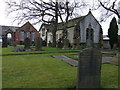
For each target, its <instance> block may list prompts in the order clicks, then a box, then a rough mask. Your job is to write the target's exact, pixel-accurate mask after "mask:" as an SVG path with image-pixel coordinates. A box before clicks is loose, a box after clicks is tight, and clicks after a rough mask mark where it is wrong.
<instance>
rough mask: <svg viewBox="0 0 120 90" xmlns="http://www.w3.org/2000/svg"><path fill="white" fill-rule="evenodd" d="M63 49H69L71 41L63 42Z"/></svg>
mask: <svg viewBox="0 0 120 90" xmlns="http://www.w3.org/2000/svg"><path fill="white" fill-rule="evenodd" d="M63 44H64V45H63V48H62V49H69V44H70V42H69V40H68V39H64V42H63Z"/></svg>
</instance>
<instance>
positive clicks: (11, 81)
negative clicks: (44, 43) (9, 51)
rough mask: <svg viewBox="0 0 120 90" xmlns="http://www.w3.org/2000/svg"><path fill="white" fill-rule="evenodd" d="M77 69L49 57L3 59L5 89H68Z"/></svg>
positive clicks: (11, 57) (74, 78) (71, 85)
mask: <svg viewBox="0 0 120 90" xmlns="http://www.w3.org/2000/svg"><path fill="white" fill-rule="evenodd" d="M76 71H77V68H76V67H75V68H73V67H71V66H70V65H68V64H67V63H65V62H63V61H61V60H57V59H54V58H52V57H50V56H49V55H23V56H22V57H21V56H5V57H3V72H2V73H3V88H68V87H73V86H75V82H76Z"/></svg>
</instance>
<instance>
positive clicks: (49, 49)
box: [2, 46, 80, 55]
mask: <svg viewBox="0 0 120 90" xmlns="http://www.w3.org/2000/svg"><path fill="white" fill-rule="evenodd" d="M42 49H43V51H26V52H14V51H13V50H14V49H13V47H12V46H8V48H2V55H6V54H30V53H49V52H51V53H52V52H53V53H57V52H79V51H80V50H62V49H60V48H53V47H42Z"/></svg>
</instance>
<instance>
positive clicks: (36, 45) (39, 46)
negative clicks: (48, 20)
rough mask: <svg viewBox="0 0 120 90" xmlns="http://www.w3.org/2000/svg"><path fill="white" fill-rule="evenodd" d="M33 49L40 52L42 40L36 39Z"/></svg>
mask: <svg viewBox="0 0 120 90" xmlns="http://www.w3.org/2000/svg"><path fill="white" fill-rule="evenodd" d="M35 49H36V50H37V51H40V50H42V38H40V37H37V38H36V39H35Z"/></svg>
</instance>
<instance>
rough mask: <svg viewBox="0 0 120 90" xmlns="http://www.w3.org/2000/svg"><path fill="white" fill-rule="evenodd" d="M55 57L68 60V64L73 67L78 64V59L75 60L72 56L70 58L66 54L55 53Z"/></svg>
mask: <svg viewBox="0 0 120 90" xmlns="http://www.w3.org/2000/svg"><path fill="white" fill-rule="evenodd" d="M53 57H54V58H57V59H60V60H63V61H65V62H67V63H68V64H70V65H71V66H73V67H76V66H78V61H76V60H73V59H71V58H68V57H66V56H64V55H54V56H53Z"/></svg>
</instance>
